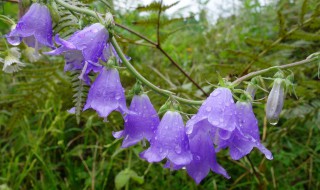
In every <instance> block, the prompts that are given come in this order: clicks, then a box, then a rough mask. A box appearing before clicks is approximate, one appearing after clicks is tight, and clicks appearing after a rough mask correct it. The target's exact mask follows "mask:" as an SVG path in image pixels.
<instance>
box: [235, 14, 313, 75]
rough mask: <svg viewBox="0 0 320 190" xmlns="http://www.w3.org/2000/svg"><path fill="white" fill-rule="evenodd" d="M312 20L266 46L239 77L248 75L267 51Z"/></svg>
mask: <svg viewBox="0 0 320 190" xmlns="http://www.w3.org/2000/svg"><path fill="white" fill-rule="evenodd" d="M313 19H314V17H311V18H309V19H308V20H306V21H304V22H303V23H302V24H301V25H298V26H296V27H294V28H292V29H291V30H290V31H288V32H287V33H286V34H284V35H283V36H280V37H279V38H278V39H277V40H276V41H274V42H273V43H272V44H271V45H270V46H268V47H267V48H266V49H264V50H263V51H262V52H260V53H259V54H258V55H257V56H256V57H255V58H254V59H253V60H252V61H251V62H250V63H249V64H248V66H247V67H246V68H245V69H244V71H243V72H242V73H241V75H240V76H243V75H245V74H247V73H248V71H249V69H250V68H251V66H252V65H253V64H254V62H255V61H257V59H258V58H259V57H261V56H263V55H265V54H266V53H267V52H269V50H271V48H272V47H274V46H275V45H277V44H278V43H280V42H281V41H282V40H284V39H285V38H286V37H288V36H289V35H291V34H293V33H294V32H296V31H297V30H298V29H300V28H301V27H303V26H305V25H306V24H308V23H310V22H311V21H312V20H313Z"/></svg>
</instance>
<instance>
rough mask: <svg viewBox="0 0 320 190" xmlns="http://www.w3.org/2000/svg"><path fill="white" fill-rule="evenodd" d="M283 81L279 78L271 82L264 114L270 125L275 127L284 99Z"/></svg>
mask: <svg viewBox="0 0 320 190" xmlns="http://www.w3.org/2000/svg"><path fill="white" fill-rule="evenodd" d="M284 85H285V84H284V81H283V79H281V78H276V79H275V80H274V82H273V86H272V89H271V92H270V94H269V96H268V100H267V106H266V114H267V119H268V121H269V123H270V124H271V125H276V124H277V123H278V121H279V116H280V113H281V110H282V107H283V101H284V98H285V96H284V95H285V93H284Z"/></svg>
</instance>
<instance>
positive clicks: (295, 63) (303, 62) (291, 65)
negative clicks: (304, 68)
mask: <svg viewBox="0 0 320 190" xmlns="http://www.w3.org/2000/svg"><path fill="white" fill-rule="evenodd" d="M318 59H319V58H318V57H313V58H310V59H305V60H302V61H298V62H293V63H289V64H286V65H280V66H273V67H269V68H266V69H262V70H260V71H255V72H251V73H248V74H246V75H244V76H242V77H240V78H238V79H237V80H235V81H233V82H232V86H237V85H239V84H240V83H241V82H243V81H245V80H248V79H251V78H253V77H255V76H258V75H261V74H264V73H267V72H269V71H271V70H274V69H288V68H291V67H296V66H300V65H304V64H307V63H311V62H314V61H316V60H318Z"/></svg>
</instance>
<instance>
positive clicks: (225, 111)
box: [186, 87, 237, 141]
mask: <svg viewBox="0 0 320 190" xmlns="http://www.w3.org/2000/svg"><path fill="white" fill-rule="evenodd" d="M202 120H206V121H208V122H209V123H210V125H208V126H207V127H206V131H207V132H211V133H212V131H214V133H212V135H214V136H215V138H214V139H215V141H218V140H220V139H224V140H226V139H228V138H230V135H231V132H232V131H233V130H234V129H235V128H236V125H237V119H236V106H235V103H234V101H233V98H232V93H231V91H230V90H229V89H228V88H222V87H220V88H217V89H216V90H214V91H213V92H212V93H211V94H210V96H209V97H208V98H207V99H206V100H205V101H204V102H203V104H202V105H201V107H200V108H199V111H198V113H197V114H196V115H194V116H193V117H192V118H191V119H190V120H189V121H188V122H187V124H186V125H187V134H192V133H193V128H194V126H195V125H196V124H197V123H198V122H201V121H202Z"/></svg>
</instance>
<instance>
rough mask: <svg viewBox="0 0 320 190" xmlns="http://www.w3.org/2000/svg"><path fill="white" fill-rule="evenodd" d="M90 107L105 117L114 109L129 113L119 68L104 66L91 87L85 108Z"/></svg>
mask: <svg viewBox="0 0 320 190" xmlns="http://www.w3.org/2000/svg"><path fill="white" fill-rule="evenodd" d="M89 108H92V109H94V110H96V111H97V112H98V114H99V116H100V117H104V118H107V117H108V115H109V114H110V113H111V112H112V111H114V110H115V111H119V112H120V113H122V114H125V113H129V110H128V108H127V106H126V98H125V95H124V89H123V87H122V85H121V83H120V77H119V73H118V70H117V69H107V68H105V67H103V68H102V70H101V72H100V74H99V75H98V77H97V78H96V79H95V81H94V82H93V84H92V85H91V87H90V90H89V94H88V98H87V102H86V104H85V106H84V108H83V110H87V109H89Z"/></svg>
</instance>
